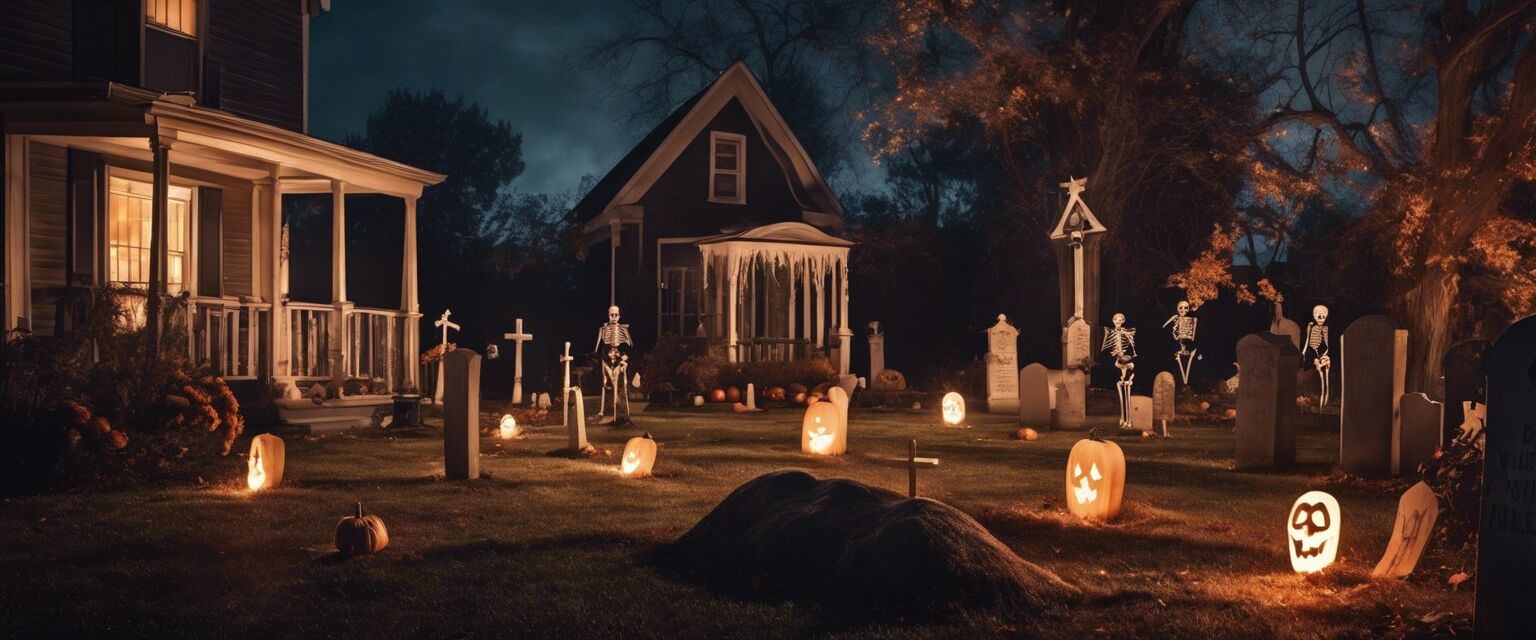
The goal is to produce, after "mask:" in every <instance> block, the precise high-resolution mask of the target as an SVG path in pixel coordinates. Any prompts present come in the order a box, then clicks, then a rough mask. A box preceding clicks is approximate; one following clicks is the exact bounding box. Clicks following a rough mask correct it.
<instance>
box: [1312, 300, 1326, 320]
mask: <svg viewBox="0 0 1536 640" xmlns="http://www.w3.org/2000/svg"><path fill="white" fill-rule="evenodd" d="M1312 321H1313V322H1316V323H1317V324H1323V323H1325V322H1327V321H1328V307H1325V306H1323V305H1317V306H1315V307H1312Z"/></svg>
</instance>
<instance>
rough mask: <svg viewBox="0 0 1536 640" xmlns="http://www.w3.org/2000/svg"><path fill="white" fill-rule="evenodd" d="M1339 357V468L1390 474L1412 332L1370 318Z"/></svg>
mask: <svg viewBox="0 0 1536 640" xmlns="http://www.w3.org/2000/svg"><path fill="white" fill-rule="evenodd" d="M1340 352H1341V353H1342V357H1341V358H1340V366H1341V367H1342V368H1343V374H1342V375H1341V376H1340V377H1342V378H1343V380H1344V389H1343V394H1341V395H1340V398H1339V417H1340V426H1339V468H1340V469H1343V470H1345V471H1348V472H1350V473H1361V474H1370V475H1386V474H1388V473H1390V472H1391V471H1392V443H1393V440H1394V438H1395V434H1396V433H1397V431H1398V424H1399V416H1398V412H1397V401H1398V398H1401V397H1402V395H1403V384H1404V382H1405V378H1406V376H1407V371H1408V370H1407V360H1408V358H1407V354H1408V332H1407V331H1406V330H1403V329H1399V328H1398V327H1397V323H1396V322H1394V321H1393V320H1392V318H1389V317H1387V316H1381V315H1377V316H1365V317H1363V318H1360V319H1359V320H1356V321H1354V322H1352V323H1350V325H1349V328H1348V329H1345V330H1344V337H1343V342H1342V344H1341V345H1340ZM1244 373H1245V375H1246V372H1244ZM1245 382H1246V380H1245Z"/></svg>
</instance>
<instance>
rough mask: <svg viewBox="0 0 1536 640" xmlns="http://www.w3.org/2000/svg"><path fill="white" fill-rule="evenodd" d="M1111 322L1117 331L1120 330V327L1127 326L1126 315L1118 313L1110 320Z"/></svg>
mask: <svg viewBox="0 0 1536 640" xmlns="http://www.w3.org/2000/svg"><path fill="white" fill-rule="evenodd" d="M1109 321H1110V322H1112V323H1114V325H1115V328H1116V329H1119V328H1120V327H1123V326H1125V314H1123V313H1117V314H1115V315H1114V317H1112V318H1110V319H1109Z"/></svg>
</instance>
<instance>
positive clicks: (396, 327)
mask: <svg viewBox="0 0 1536 640" xmlns="http://www.w3.org/2000/svg"><path fill="white" fill-rule="evenodd" d="M405 320H406V313H405V312H404V311H400V310H398V309H353V310H352V312H351V313H350V314H348V315H347V346H348V348H349V352H350V354H351V355H350V357H349V358H348V362H347V374H348V375H349V376H351V377H354V378H367V379H370V380H383V381H385V383H387V384H388V385H389V388H390V389H399V388H400V387H402V386H404V384H405V367H406V366H410V365H411V364H414V363H408V362H405V326H406V323H405Z"/></svg>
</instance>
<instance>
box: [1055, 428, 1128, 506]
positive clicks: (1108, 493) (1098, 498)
mask: <svg viewBox="0 0 1536 640" xmlns="http://www.w3.org/2000/svg"><path fill="white" fill-rule="evenodd" d="M1124 494H1125V453H1124V452H1123V451H1121V450H1120V445H1117V444H1115V443H1113V442H1109V441H1107V440H1079V441H1077V444H1075V445H1072V452H1071V453H1070V454H1069V455H1068V456H1067V511H1069V512H1071V513H1072V514H1073V515H1075V516H1078V517H1080V518H1088V519H1092V520H1111V519H1114V517H1115V516H1117V515H1119V514H1120V501H1121V498H1122V497H1123V496H1124Z"/></svg>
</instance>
